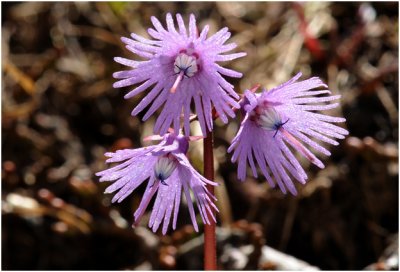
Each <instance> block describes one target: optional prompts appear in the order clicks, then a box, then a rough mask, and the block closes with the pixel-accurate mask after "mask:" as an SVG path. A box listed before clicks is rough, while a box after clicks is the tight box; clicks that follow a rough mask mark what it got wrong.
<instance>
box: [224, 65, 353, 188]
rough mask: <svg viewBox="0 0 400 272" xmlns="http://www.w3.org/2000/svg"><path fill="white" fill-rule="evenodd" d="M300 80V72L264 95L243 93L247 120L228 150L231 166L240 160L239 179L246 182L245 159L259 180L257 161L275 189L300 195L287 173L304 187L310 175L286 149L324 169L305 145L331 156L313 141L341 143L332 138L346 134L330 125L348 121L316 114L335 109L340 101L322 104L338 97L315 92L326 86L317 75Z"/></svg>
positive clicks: (339, 137) (324, 91)
mask: <svg viewBox="0 0 400 272" xmlns="http://www.w3.org/2000/svg"><path fill="white" fill-rule="evenodd" d="M300 77H301V73H298V74H297V75H296V76H295V77H294V78H292V79H291V80H289V81H288V82H286V83H284V84H282V85H280V86H278V87H276V88H273V89H272V90H270V91H267V90H264V91H263V92H262V93H261V94H254V93H252V92H250V91H246V92H245V98H244V99H243V101H242V102H241V106H242V112H243V113H245V117H244V119H243V121H242V124H241V126H240V129H239V132H238V134H237V135H236V137H235V138H234V139H233V141H232V144H231V146H230V147H229V149H228V152H231V151H232V150H234V153H233V156H232V162H235V161H237V160H238V178H239V179H240V180H244V179H245V178H246V161H248V162H249V165H250V167H251V170H252V173H253V175H254V176H255V177H257V169H256V166H255V161H254V158H255V160H256V162H257V164H258V166H259V167H260V169H261V171H262V173H263V175H264V176H265V178H266V179H267V181H268V183H269V184H270V185H271V186H272V187H275V182H276V183H277V184H278V186H279V188H280V189H281V190H282V192H283V193H286V188H287V189H288V190H289V191H290V192H291V193H292V194H294V195H296V194H297V191H296V188H295V186H294V184H293V182H292V180H291V178H290V177H289V175H288V173H290V174H291V175H292V176H293V177H294V178H295V179H296V180H298V181H299V182H300V183H303V184H304V183H305V182H306V179H307V175H306V173H305V172H304V170H303V168H302V167H301V165H300V164H299V162H298V160H297V159H296V157H295V156H294V155H293V153H292V151H291V150H290V149H289V147H288V146H291V147H292V148H293V149H295V150H297V151H298V152H299V153H300V154H301V155H302V156H304V157H305V158H307V159H308V160H309V161H311V162H312V163H313V164H315V165H317V166H318V167H320V168H324V164H323V163H322V162H321V161H320V160H319V159H318V158H317V157H316V156H315V155H314V154H313V153H311V151H310V150H309V149H308V147H306V146H304V145H303V143H305V144H307V145H308V146H309V147H312V148H314V149H315V150H317V151H319V152H321V153H323V154H325V155H328V156H329V155H330V154H331V153H330V152H329V151H328V150H327V149H326V148H324V147H322V146H321V145H320V144H319V143H317V142H316V141H315V140H313V139H311V138H310V137H312V138H314V139H316V140H320V141H322V142H326V143H329V144H332V145H338V142H337V141H335V140H333V139H332V138H337V139H343V138H344V135H347V134H348V132H347V130H345V129H343V128H340V127H338V126H336V125H334V124H332V123H338V122H345V119H344V118H339V117H331V116H327V115H324V114H321V113H316V112H314V111H322V110H329V109H333V108H336V107H337V106H338V105H339V104H338V103H333V104H325V103H324V102H330V101H333V100H337V99H339V98H340V95H335V96H319V95H323V94H330V93H331V92H330V91H329V90H313V89H314V88H317V87H325V88H327V87H328V86H327V85H325V84H324V83H323V82H322V81H321V80H320V79H319V78H317V77H313V78H310V79H308V80H304V81H299V82H296V81H297V80H298V79H299V78H300ZM317 95H318V96H317ZM321 103H322V104H321ZM272 176H273V177H274V178H275V182H274V181H273V180H272Z"/></svg>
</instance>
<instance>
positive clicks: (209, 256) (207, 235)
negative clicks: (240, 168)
mask: <svg viewBox="0 0 400 272" xmlns="http://www.w3.org/2000/svg"><path fill="white" fill-rule="evenodd" d="M213 145H214V139H213V133H212V132H207V137H206V138H204V142H203V148H204V177H205V178H206V179H209V180H214V155H213ZM207 190H208V191H209V192H210V193H211V194H213V195H214V186H212V185H209V184H207ZM210 222H211V225H207V224H205V225H204V270H217V247H216V246H217V243H216V237H215V222H213V221H212V220H210Z"/></svg>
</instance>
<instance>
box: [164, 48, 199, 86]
mask: <svg viewBox="0 0 400 272" xmlns="http://www.w3.org/2000/svg"><path fill="white" fill-rule="evenodd" d="M197 71H198V66H197V59H196V55H195V54H193V55H192V56H189V55H187V54H186V53H185V52H182V53H180V54H179V55H178V56H177V57H176V59H175V62H174V72H175V75H178V76H177V77H176V80H175V83H174V85H173V86H172V88H171V90H170V92H171V93H175V92H176V89H177V88H178V86H179V83H180V82H181V81H182V79H183V77H184V76H185V77H187V78H189V77H192V76H194V75H195V74H196V73H197Z"/></svg>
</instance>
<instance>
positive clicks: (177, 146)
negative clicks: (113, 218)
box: [96, 133, 218, 234]
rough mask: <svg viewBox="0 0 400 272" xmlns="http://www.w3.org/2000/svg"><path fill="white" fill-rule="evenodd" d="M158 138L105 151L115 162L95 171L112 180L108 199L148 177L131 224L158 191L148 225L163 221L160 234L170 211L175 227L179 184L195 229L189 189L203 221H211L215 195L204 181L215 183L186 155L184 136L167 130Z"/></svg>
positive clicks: (120, 196) (117, 198) (123, 195)
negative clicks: (140, 145)
mask: <svg viewBox="0 0 400 272" xmlns="http://www.w3.org/2000/svg"><path fill="white" fill-rule="evenodd" d="M160 138H161V137H160ZM152 139H155V138H154V137H153V138H152ZM161 139H162V141H161V142H160V143H159V144H158V145H152V146H148V147H143V148H138V149H124V150H119V151H117V152H115V153H106V154H105V155H106V156H108V157H110V158H109V159H108V160H107V161H106V162H107V163H114V162H118V163H119V164H118V165H117V166H114V167H112V168H110V169H107V170H104V171H102V172H99V173H97V174H96V175H97V176H100V177H101V178H100V181H114V183H113V184H111V185H110V186H109V187H107V189H106V191H105V192H106V193H113V192H116V191H118V192H117V193H116V194H115V196H114V197H113V199H112V202H115V201H118V203H119V202H121V201H122V200H124V199H125V198H126V197H127V196H128V195H129V194H131V193H132V192H133V191H134V190H135V189H136V188H137V187H138V186H139V185H141V184H142V183H143V182H144V181H146V180H147V179H148V182H147V187H146V191H145V193H144V195H143V198H142V201H141V202H140V205H139V208H138V209H137V210H136V212H135V213H134V219H135V223H134V225H135V226H137V225H138V224H139V222H140V220H141V218H142V216H143V214H144V212H145V210H146V208H147V206H148V205H149V202H150V200H151V199H152V197H153V196H154V194H155V193H156V192H157V191H158V193H157V196H156V200H155V203H154V206H153V211H152V213H151V217H150V221H149V227H150V228H152V229H153V231H154V232H156V231H157V229H158V227H159V226H160V224H161V223H162V222H163V228H162V233H163V234H165V233H166V232H167V229H168V226H169V223H170V220H171V217H172V212H173V223H172V228H173V229H175V228H176V221H177V217H178V212H179V204H180V201H181V192H182V188H183V193H184V195H185V197H186V200H187V204H188V207H189V213H190V217H191V219H192V222H193V226H194V228H195V230H196V231H198V226H197V222H196V217H195V211H194V208H193V203H192V198H191V196H190V190H191V191H192V192H193V195H194V198H195V199H196V202H197V206H198V209H199V211H200V215H201V218H202V219H203V222H204V223H205V224H210V218H209V215H211V220H213V221H214V222H215V217H214V215H213V213H212V210H215V211H218V209H217V207H216V206H215V205H214V203H213V200H216V198H215V197H214V196H213V195H211V193H209V192H208V190H207V189H206V184H211V185H214V186H215V185H217V183H215V182H212V181H210V180H207V179H205V178H204V177H202V176H201V175H200V174H199V173H198V172H197V171H196V170H195V169H194V168H193V167H192V165H191V164H190V162H189V161H188V159H187V158H186V155H185V153H186V152H187V150H188V146H189V142H188V137H184V136H182V135H175V134H174V133H169V134H166V135H165V136H164V137H162V138H161Z"/></svg>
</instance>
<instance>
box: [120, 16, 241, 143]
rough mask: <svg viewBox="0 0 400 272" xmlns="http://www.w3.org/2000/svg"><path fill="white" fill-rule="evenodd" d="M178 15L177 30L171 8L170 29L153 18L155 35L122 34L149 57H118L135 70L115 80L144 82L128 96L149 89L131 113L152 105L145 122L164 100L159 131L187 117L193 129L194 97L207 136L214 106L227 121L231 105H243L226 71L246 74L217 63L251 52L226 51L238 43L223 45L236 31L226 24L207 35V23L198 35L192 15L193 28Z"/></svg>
mask: <svg viewBox="0 0 400 272" xmlns="http://www.w3.org/2000/svg"><path fill="white" fill-rule="evenodd" d="M176 20H177V23H178V30H177V29H176V28H175V25H174V20H173V18H172V15H171V14H169V13H168V14H167V16H166V21H167V28H166V29H165V28H164V27H163V26H162V24H161V23H160V21H158V20H157V19H156V18H155V17H151V21H152V23H153V25H154V29H152V28H150V29H148V33H149V35H150V36H151V37H152V38H154V40H150V39H146V38H144V37H142V36H139V35H137V34H135V33H132V34H131V37H132V39H129V38H122V41H123V42H124V43H125V44H126V48H127V49H128V50H130V51H131V52H133V53H134V54H136V55H138V56H140V57H142V58H144V59H145V60H143V61H134V60H129V59H125V58H120V57H117V58H115V61H116V62H118V63H120V64H123V65H126V66H128V67H130V68H132V69H131V70H127V71H120V72H116V73H114V77H115V78H116V79H121V80H119V81H117V82H116V83H114V87H115V88H120V87H125V86H131V85H136V84H139V83H141V84H140V85H139V86H137V87H136V88H134V89H133V90H132V91H130V92H129V93H127V94H126V95H125V98H126V99H128V98H131V97H134V96H136V95H138V94H139V93H141V92H143V91H145V90H147V89H150V91H149V93H148V94H147V95H146V96H145V97H144V98H143V100H142V101H141V102H140V103H139V104H138V105H137V106H136V107H135V108H134V109H133V111H132V115H137V114H138V113H139V112H141V111H143V110H144V109H145V108H146V107H147V106H149V105H151V106H150V107H149V108H148V110H147V112H146V114H145V115H144V117H143V121H145V120H147V119H148V118H149V117H150V116H151V115H152V114H153V113H154V112H155V111H156V110H157V109H159V108H160V107H162V105H164V107H163V109H162V111H161V113H160V115H159V116H158V118H157V120H156V123H155V127H154V132H155V133H157V134H160V135H163V134H165V133H166V132H167V130H168V128H169V127H170V126H173V128H174V130H175V131H179V128H180V126H181V121H182V120H181V117H182V116H183V127H184V131H185V135H189V134H190V120H189V118H190V113H191V110H190V104H191V101H192V100H193V101H194V105H195V112H196V114H197V115H198V120H199V123H200V126H201V129H202V132H203V135H206V133H207V130H208V131H211V130H212V128H213V119H212V111H211V110H212V106H214V107H215V110H216V112H217V113H218V114H219V116H220V118H221V120H222V121H223V122H225V123H227V122H228V118H227V115H228V116H230V117H234V116H235V113H234V111H233V110H232V108H231V107H232V106H233V107H235V108H239V104H238V103H237V102H236V100H237V99H238V98H239V96H238V94H237V93H236V92H235V91H234V90H233V85H231V84H230V83H228V82H227V81H226V80H225V79H224V78H223V77H222V75H224V76H229V77H238V78H239V77H241V76H242V74H241V73H238V72H236V71H233V70H230V69H227V68H223V67H222V66H220V65H219V64H217V62H223V61H230V60H233V59H236V58H239V57H243V56H245V55H246V53H235V54H226V55H223V53H226V52H228V51H230V50H232V49H234V48H235V47H236V44H234V43H229V44H224V43H225V42H226V41H227V40H228V39H229V37H230V35H231V34H230V32H228V28H226V27H225V28H223V29H221V30H220V31H218V32H217V33H215V34H214V35H212V36H211V37H209V38H207V34H208V30H209V27H208V25H206V26H205V27H204V28H203V30H202V31H201V32H200V35H199V34H198V30H197V27H196V19H195V17H194V15H193V14H191V15H190V20H189V27H188V29H186V26H185V24H184V22H183V19H182V16H181V15H180V14H177V15H176Z"/></svg>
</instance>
